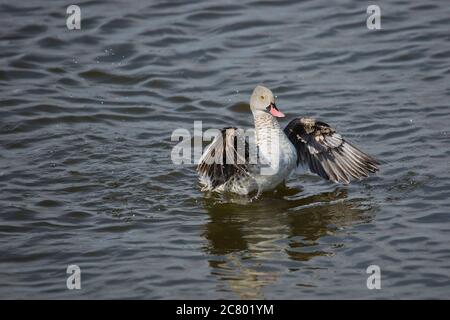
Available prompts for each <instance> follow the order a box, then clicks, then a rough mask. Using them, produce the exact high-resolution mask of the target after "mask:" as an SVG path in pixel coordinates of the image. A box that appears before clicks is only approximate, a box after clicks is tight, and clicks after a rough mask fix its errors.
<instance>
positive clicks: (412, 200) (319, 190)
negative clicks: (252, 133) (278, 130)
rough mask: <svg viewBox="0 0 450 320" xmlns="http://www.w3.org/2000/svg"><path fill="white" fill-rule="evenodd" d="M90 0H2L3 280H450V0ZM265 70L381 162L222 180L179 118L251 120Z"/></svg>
mask: <svg viewBox="0 0 450 320" xmlns="http://www.w3.org/2000/svg"><path fill="white" fill-rule="evenodd" d="M77 4H78V5H79V6H80V7H81V14H82V25H81V27H82V30H79V31H69V30H68V29H67V28H66V21H65V20H66V17H67V15H66V6H67V5H68V4H64V3H58V4H57V3H56V2H55V3H51V4H50V2H48V1H43V0H42V1H26V2H17V1H16V2H13V1H3V2H2V3H1V5H0V21H1V25H2V28H1V31H0V48H1V50H0V96H1V106H0V190H1V192H0V234H1V236H0V298H41V299H42V298H139V299H143V298H145V299H165V298H177V299H181V298H213V299H216V298H264V299H278V298H285V299H301V298H449V297H450V295H449V294H450V279H449V275H450V248H449V245H448V244H449V237H450V218H449V210H448V209H449V205H450V201H449V195H450V191H449V190H450V182H449V178H450V170H449V156H450V148H449V146H450V144H449V123H450V112H449V98H450V87H449V83H450V59H449V58H450V45H449V41H450V33H449V23H448V17H449V16H450V7H449V6H448V2H447V1H433V2H430V3H427V4H425V3H423V2H422V1H389V2H387V1H377V4H378V5H379V6H380V7H381V13H382V20H381V26H382V30H378V31H374V30H368V29H367V27H366V18H367V16H368V15H367V14H366V8H367V5H368V4H366V3H364V2H359V1H328V0H327V1H325V0H323V1H322V0H320V1H302V2H300V1H294V0H291V1H284V2H282V3H279V2H278V1H247V0H243V1H239V2H231V1H229V2H224V1H184V0H183V1H177V2H175V1H170V2H169V1H131V2H125V1H123V2H122V1H115V2H112V1H78V2H77ZM259 83H264V84H265V85H266V86H268V87H270V88H271V89H272V90H273V91H274V93H275V94H276V95H277V97H278V100H277V104H278V106H279V108H280V110H281V111H283V112H285V114H286V115H287V118H288V119H292V118H293V117H295V116H314V117H317V118H319V119H321V120H323V121H325V122H328V123H330V124H331V125H333V126H334V127H336V128H337V130H338V131H339V132H340V133H341V134H343V135H344V136H345V137H346V138H348V139H349V140H351V141H353V142H354V143H355V144H357V145H359V146H361V147H362V148H363V149H364V150H365V151H367V152H369V153H370V154H373V155H374V156H376V157H378V158H379V159H382V160H383V161H384V164H383V165H382V168H381V172H380V173H379V174H378V175H376V176H374V177H371V178H370V179H367V180H365V181H363V182H361V183H354V184H351V185H350V186H349V187H345V186H336V185H333V184H330V183H327V182H324V181H322V180H320V179H319V178H317V177H314V176H308V175H304V176H296V177H292V178H291V179H289V181H288V182H287V185H286V186H285V187H280V188H278V189H277V190H276V191H274V192H271V193H267V194H264V195H263V196H262V197H261V199H259V200H258V201H255V202H252V203H245V201H243V200H242V199H234V198H231V199H229V198H225V197H217V196H212V197H211V196H209V197H208V196H205V195H203V194H202V193H201V192H200V191H199V187H198V185H197V180H196V173H195V166H194V165H179V166H175V165H174V164H173V163H172V162H171V160H170V152H171V150H172V148H173V147H174V145H176V142H172V141H171V139H170V137H171V133H172V131H173V130H174V129H176V128H185V129H188V130H190V131H191V132H192V130H193V121H194V120H202V121H203V128H204V129H208V128H222V127H225V126H229V125H235V126H241V127H244V128H248V127H250V126H252V118H251V115H250V113H249V110H248V104H247V101H248V99H249V96H250V93H251V91H252V90H253V88H254V87H255V86H256V85H257V84H259ZM288 119H287V120H288ZM287 120H285V121H283V126H284V125H286V124H287ZM241 200H242V201H241ZM69 264H76V265H78V266H79V267H80V268H81V271H82V277H81V281H82V289H81V290H79V291H77V290H68V289H67V288H66V278H67V276H68V275H67V274H66V268H67V266H68V265H69ZM373 264H374V265H378V266H380V268H381V277H382V278H381V279H382V283H381V285H382V289H381V290H368V289H367V287H366V280H367V277H368V274H366V268H367V267H368V266H369V265H373Z"/></svg>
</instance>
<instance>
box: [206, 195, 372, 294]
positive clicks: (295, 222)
mask: <svg viewBox="0 0 450 320" xmlns="http://www.w3.org/2000/svg"><path fill="white" fill-rule="evenodd" d="M246 201H247V203H245V202H246ZM204 203H205V208H206V210H207V211H208V213H209V216H210V220H209V222H208V223H207V224H206V225H205V230H204V233H203V236H204V237H205V238H206V239H207V240H208V244H207V246H206V247H205V251H207V252H208V253H209V254H211V255H213V256H214V258H212V259H210V260H209V264H210V267H211V273H212V274H214V275H215V276H217V277H218V278H219V279H220V280H222V281H220V286H223V288H221V289H222V290H230V289H231V290H232V291H233V292H234V293H235V294H237V296H238V297H239V298H241V299H262V298H264V294H263V289H264V288H265V287H267V286H269V285H270V284H272V283H274V282H275V281H276V280H277V278H278V276H279V274H284V273H285V272H286V269H289V270H290V271H297V270H299V269H301V268H302V267H305V262H307V261H309V260H311V259H312V258H314V257H317V256H329V255H332V254H333V250H334V249H335V248H336V247H339V246H341V245H342V244H341V243H330V240H328V241H321V238H323V237H324V236H326V235H336V234H337V230H339V229H342V228H344V227H346V226H350V225H354V224H358V223H364V222H368V221H370V220H371V217H372V214H371V212H372V210H371V208H370V203H369V201H368V200H367V199H348V194H347V189H345V188H337V189H335V190H334V191H333V192H323V193H320V194H317V195H309V196H308V195H304V192H303V191H302V190H300V189H292V188H286V187H282V188H281V189H278V190H276V191H275V192H273V193H270V194H265V195H264V196H263V197H262V198H261V199H259V200H258V201H254V202H251V201H248V199H243V198H241V199H238V198H230V196H228V198H223V196H221V197H218V196H216V197H206V198H205V199H204ZM286 257H287V258H288V260H289V261H291V262H292V263H291V266H287V265H280V261H285V260H286Z"/></svg>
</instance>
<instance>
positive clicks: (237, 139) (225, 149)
mask: <svg viewBox="0 0 450 320" xmlns="http://www.w3.org/2000/svg"><path fill="white" fill-rule="evenodd" d="M249 170H250V164H249V143H248V141H247V140H246V139H245V136H244V134H243V132H242V131H240V130H238V129H237V128H231V127H230V128H223V129H222V130H221V131H220V134H219V135H217V136H216V137H215V138H214V140H213V141H212V142H211V144H209V145H208V147H207V148H206V150H205V152H204V153H203V155H202V157H201V158H200V161H199V164H198V166H197V171H198V173H199V175H200V178H201V180H202V181H207V184H208V187H210V188H211V189H214V188H216V187H217V186H220V185H222V184H224V183H226V182H228V181H229V180H231V179H238V178H240V177H243V176H247V175H248V174H249Z"/></svg>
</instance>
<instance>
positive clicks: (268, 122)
mask: <svg viewBox="0 0 450 320" xmlns="http://www.w3.org/2000/svg"><path fill="white" fill-rule="evenodd" d="M253 118H254V120H255V131H256V140H257V141H258V143H261V142H262V141H264V138H267V137H264V136H267V134H268V133H269V132H270V131H272V132H273V130H274V131H275V132H277V131H279V130H281V128H280V124H279V123H278V120H277V119H276V118H275V117H274V116H272V115H271V114H269V113H267V112H264V111H260V110H256V111H253Z"/></svg>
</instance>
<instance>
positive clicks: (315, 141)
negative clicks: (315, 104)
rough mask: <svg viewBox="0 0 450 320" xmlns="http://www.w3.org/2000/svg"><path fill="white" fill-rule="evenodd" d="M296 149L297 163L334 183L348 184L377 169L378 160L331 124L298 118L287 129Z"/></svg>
mask: <svg viewBox="0 0 450 320" xmlns="http://www.w3.org/2000/svg"><path fill="white" fill-rule="evenodd" d="M284 133H285V134H286V135H287V136H288V138H289V140H290V141H291V142H292V144H293V145H294V146H295V148H296V150H297V165H299V164H303V165H306V166H308V168H309V170H310V171H311V172H313V173H316V174H318V175H319V176H321V177H322V178H324V179H327V180H331V181H333V182H343V183H346V184H347V183H349V182H350V179H351V178H353V179H361V178H363V177H367V176H368V175H369V173H373V172H376V171H378V165H379V163H378V161H377V160H375V159H374V158H373V157H371V156H369V155H367V154H365V153H364V152H362V151H360V150H359V149H357V148H356V147H355V146H353V145H352V144H350V143H349V142H348V141H346V140H345V139H343V138H342V137H341V135H340V134H338V133H336V131H335V130H334V129H333V128H331V127H330V126H329V125H328V124H326V123H324V122H320V121H315V120H314V119H312V118H297V119H294V120H292V121H291V122H290V123H289V124H288V125H287V126H286V128H285V129H284Z"/></svg>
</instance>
